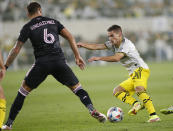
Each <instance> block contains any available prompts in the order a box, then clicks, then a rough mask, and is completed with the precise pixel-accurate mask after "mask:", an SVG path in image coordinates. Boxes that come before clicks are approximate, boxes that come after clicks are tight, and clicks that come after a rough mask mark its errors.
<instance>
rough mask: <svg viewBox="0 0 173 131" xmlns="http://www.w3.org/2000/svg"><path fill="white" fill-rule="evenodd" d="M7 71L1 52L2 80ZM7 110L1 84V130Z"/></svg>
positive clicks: (0, 77) (0, 69)
mask: <svg viewBox="0 0 173 131" xmlns="http://www.w3.org/2000/svg"><path fill="white" fill-rule="evenodd" d="M5 72H6V69H5V67H4V64H3V59H2V55H1V52H0V82H1V81H2V79H3V77H4V76H5ZM5 112H6V101H5V96H4V92H3V89H2V86H1V85H0V131H1V127H2V124H3V121H4V119H5Z"/></svg>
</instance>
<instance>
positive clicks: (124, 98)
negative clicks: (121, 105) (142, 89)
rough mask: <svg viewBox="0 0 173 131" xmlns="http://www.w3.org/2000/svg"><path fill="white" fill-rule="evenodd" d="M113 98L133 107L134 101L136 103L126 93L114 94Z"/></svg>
mask: <svg viewBox="0 0 173 131" xmlns="http://www.w3.org/2000/svg"><path fill="white" fill-rule="evenodd" d="M115 96H116V97H117V98H118V99H120V100H121V101H123V102H125V103H127V104H130V105H133V103H134V102H135V101H137V100H136V99H135V98H133V97H132V96H130V95H129V93H127V92H120V93H116V94H115Z"/></svg>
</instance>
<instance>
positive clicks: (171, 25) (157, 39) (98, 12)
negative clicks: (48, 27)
mask: <svg viewBox="0 0 173 131" xmlns="http://www.w3.org/2000/svg"><path fill="white" fill-rule="evenodd" d="M36 1H38V2H40V3H41V5H42V9H43V14H44V15H45V16H49V17H52V18H55V19H58V20H59V21H61V23H63V24H64V25H65V27H67V28H68V29H69V30H70V31H71V33H72V34H73V35H74V36H75V38H76V41H77V42H78V41H83V42H97V43H103V42H105V41H106V40H107V35H106V33H107V31H106V30H107V28H108V27H109V26H110V25H112V24H119V25H121V26H122V28H123V31H124V34H125V36H126V37H128V38H129V39H131V40H132V41H133V42H134V43H135V44H136V47H137V48H138V50H139V52H140V53H141V55H142V57H143V58H144V59H145V60H147V61H156V62H162V61H173V1H172V0H36ZM29 2H31V0H0V48H1V50H2V52H3V57H4V59H6V57H7V55H8V52H9V50H10V49H11V48H12V46H13V45H14V43H15V41H16V39H17V37H18V34H19V32H20V29H21V28H22V26H23V25H24V24H25V23H26V22H27V20H28V19H27V17H26V12H25V11H26V5H27V3H29ZM61 44H62V48H63V50H64V53H65V55H66V57H67V59H68V62H69V63H70V64H74V58H73V55H72V51H71V49H70V48H69V45H68V43H67V41H64V39H61ZM30 47H31V44H30V42H29V41H27V42H26V44H25V45H24V48H23V49H22V51H21V53H20V57H18V58H17V60H16V61H15V62H14V64H13V66H12V67H11V69H15V70H17V69H19V68H20V69H21V68H26V67H28V66H29V65H31V64H32V63H33V61H34V57H33V55H32V48H30ZM80 52H81V54H82V56H83V57H84V59H88V58H89V57H91V56H93V55H109V54H110V52H109V51H106V52H105V51H94V52H91V51H87V50H85V49H80ZM97 64H98V63H97ZM99 64H105V63H104V62H100V63H99Z"/></svg>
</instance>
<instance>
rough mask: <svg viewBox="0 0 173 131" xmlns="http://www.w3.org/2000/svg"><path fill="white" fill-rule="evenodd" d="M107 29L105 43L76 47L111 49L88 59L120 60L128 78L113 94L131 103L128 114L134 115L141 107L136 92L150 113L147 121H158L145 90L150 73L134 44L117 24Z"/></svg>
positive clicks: (80, 43) (90, 60)
mask: <svg viewBox="0 0 173 131" xmlns="http://www.w3.org/2000/svg"><path fill="white" fill-rule="evenodd" d="M107 31H108V38H109V41H107V42H105V44H89V43H82V42H79V43H78V44H77V45H78V47H84V48H86V49H90V50H104V49H110V50H112V51H113V53H114V55H112V56H104V57H92V58H90V59H89V60H88V61H89V62H92V61H107V62H120V63H121V64H122V65H123V66H124V67H126V69H127V70H128V72H129V76H130V78H128V79H127V80H125V81H123V82H122V83H121V84H120V85H119V86H117V87H116V88H115V89H114V92H113V94H114V96H116V97H117V98H118V99H120V100H121V101H123V102H125V103H127V104H130V105H132V106H133V107H132V109H131V110H130V111H129V112H128V114H129V115H136V114H137V112H138V111H139V110H140V109H141V108H142V105H141V103H140V102H138V101H137V100H136V99H135V98H134V97H132V95H133V94H134V93H136V94H137V95H138V97H139V99H140V100H141V101H143V104H144V106H145V108H146V109H147V111H148V113H149V114H150V118H149V120H148V122H156V121H160V118H159V117H158V116H157V115H156V111H155V109H154V106H153V104H152V100H151V98H150V96H149V95H148V94H147V92H146V89H147V81H148V78H149V75H150V70H149V68H148V66H147V64H146V63H145V62H144V61H143V59H142V58H141V57H140V55H139V53H138V51H137V50H136V48H135V46H134V44H133V43H132V42H131V41H130V40H128V39H127V38H126V37H124V36H123V33H122V29H121V27H120V26H119V25H112V26H111V27H109V28H108V30H107Z"/></svg>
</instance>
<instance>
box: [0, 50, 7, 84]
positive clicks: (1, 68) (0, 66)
mask: <svg viewBox="0 0 173 131" xmlns="http://www.w3.org/2000/svg"><path fill="white" fill-rule="evenodd" d="M5 72H6V69H5V66H4V64H3V58H2V55H1V51H0V81H1V80H2V79H3V77H4V76H5Z"/></svg>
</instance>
